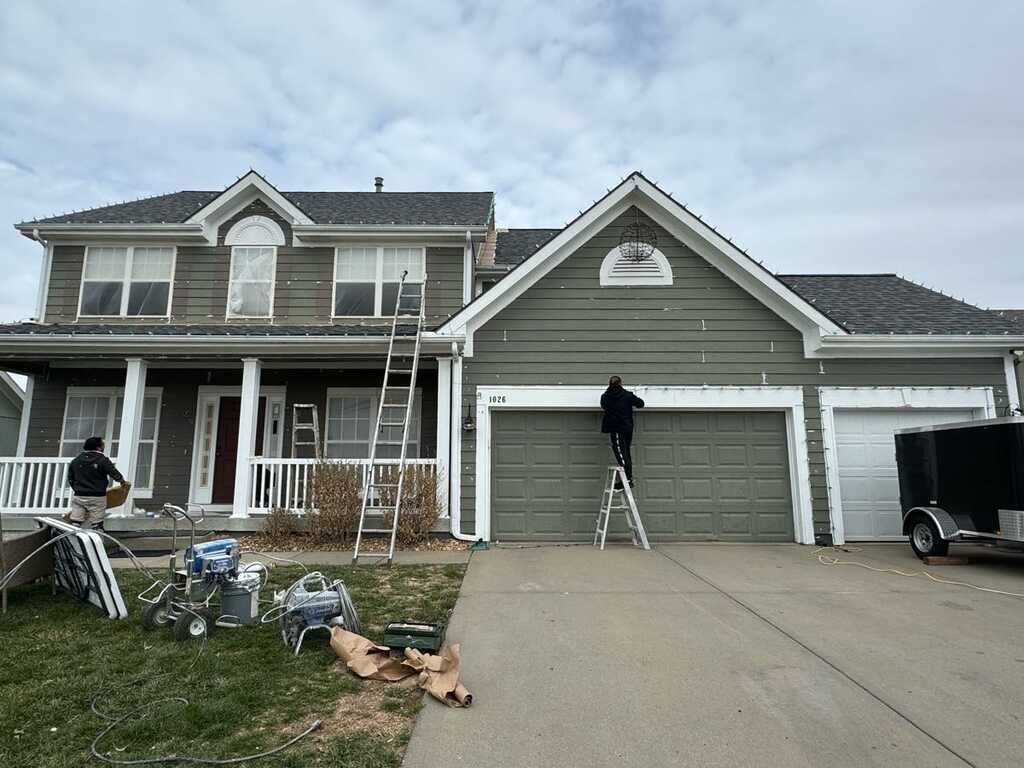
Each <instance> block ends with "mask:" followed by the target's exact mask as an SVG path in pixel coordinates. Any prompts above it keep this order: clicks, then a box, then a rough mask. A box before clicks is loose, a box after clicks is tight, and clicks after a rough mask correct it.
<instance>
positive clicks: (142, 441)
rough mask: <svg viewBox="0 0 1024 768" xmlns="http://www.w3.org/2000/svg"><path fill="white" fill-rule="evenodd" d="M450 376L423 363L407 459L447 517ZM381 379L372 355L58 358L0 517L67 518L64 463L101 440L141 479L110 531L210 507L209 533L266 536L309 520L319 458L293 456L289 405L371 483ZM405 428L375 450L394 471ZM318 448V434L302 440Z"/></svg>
mask: <svg viewBox="0 0 1024 768" xmlns="http://www.w3.org/2000/svg"><path fill="white" fill-rule="evenodd" d="M450 373H451V359H450V358H440V357H424V358H421V360H420V370H419V375H418V377H417V386H416V391H415V397H414V408H413V416H412V423H411V425H410V436H409V445H408V451H407V457H408V461H409V463H411V464H413V465H415V466H416V467H417V471H418V472H420V473H423V472H426V473H429V474H431V475H435V476H436V479H437V489H438V497H439V503H440V507H441V509H442V510H443V514H444V515H445V516H447V514H448V504H447V500H448V496H449V482H450V472H449V465H450V453H451V445H450V440H449V435H450V428H451V421H452V417H451V414H452V409H451V403H452V399H453V396H454V393H453V392H452V385H451V375H450ZM382 380H383V360H382V359H380V358H376V359H374V358H372V357H366V356H364V357H351V358H347V359H331V360H325V359H306V360H301V361H296V360H293V359H287V360H285V359H280V358H274V357H273V356H269V357H259V358H258V357H247V358H236V359H224V358H219V359H216V360H209V361H203V363H202V364H201V365H199V364H197V363H196V361H194V360H173V359H147V358H145V357H133V358H125V359H122V360H119V361H113V360H109V359H103V360H91V361H55V362H52V363H50V364H48V365H46V366H45V368H42V369H39V370H36V371H35V372H34V373H33V374H32V375H31V376H30V379H29V386H28V393H29V394H28V397H27V398H26V400H27V401H28V402H27V404H26V414H25V417H24V419H23V423H22V435H21V436H20V438H21V439H20V440H19V452H18V453H19V455H18V456H9V457H0V512H2V513H3V514H4V515H5V516H6V517H7V520H8V521H11V522H9V523H8V527H11V528H17V527H27V526H31V525H32V521H31V518H32V517H34V516H37V515H59V514H63V513H64V512H65V511H66V510H67V509H68V507H69V504H70V498H71V489H70V488H69V487H68V484H67V469H68V464H69V463H70V461H71V459H72V458H73V457H74V456H75V455H77V453H78V452H79V451H80V450H81V444H82V442H83V441H84V439H85V438H86V437H90V436H92V435H100V436H102V437H104V439H105V441H106V444H107V454H108V455H109V456H110V457H111V458H112V459H113V460H114V461H115V464H116V465H117V467H118V469H119V470H120V471H121V473H122V474H123V475H124V476H125V477H126V478H130V479H131V478H134V487H133V488H132V492H131V494H130V496H129V499H128V501H127V502H126V503H125V504H124V505H123V506H122V507H120V508H117V509H113V510H110V511H109V514H108V521H109V522H108V527H110V528H111V529H112V530H116V529H119V528H121V529H146V528H156V527H160V526H161V525H162V524H163V522H164V521H162V520H161V519H160V517H159V511H160V509H161V507H162V506H163V504H164V503H168V502H169V503H173V504H178V505H184V504H185V503H187V502H191V503H196V504H202V505H203V506H204V508H205V509H206V511H207V516H208V519H210V527H216V528H219V529H224V530H258V529H259V528H261V527H262V524H263V517H264V516H265V515H266V514H267V513H269V512H270V511H271V510H274V509H284V510H287V511H289V512H291V513H293V514H294V515H296V516H302V515H304V514H305V513H306V512H307V511H308V510H310V509H311V508H312V506H313V504H314V500H313V498H312V485H313V472H314V469H315V467H316V464H317V461H318V460H317V458H316V456H315V451H314V448H313V446H311V445H307V446H301V445H300V446H298V447H296V448H294V449H293V445H292V442H293V434H292V426H293V425H292V420H293V406H294V405H296V404H309V405H313V406H315V407H316V413H317V432H318V435H317V438H318V440H317V442H318V444H319V446H320V453H321V457H322V458H321V460H324V461H329V462H332V463H337V464H344V465H350V466H354V467H357V468H359V470H360V476H361V478H362V480H363V481H364V484H365V479H366V472H367V471H368V464H369V460H368V454H369V442H370V435H371V432H372V430H373V427H374V424H375V421H376V415H377V406H378V403H379V397H380V387H381V383H382ZM456 413H457V409H456ZM306 418H308V416H307V417H306ZM306 418H301V417H300V420H302V421H304V420H306ZM401 431H402V430H401V429H400V428H396V427H390V428H386V429H385V431H384V433H382V435H381V440H380V441H378V456H379V457H381V458H383V459H384V461H385V463H386V464H388V463H389V464H397V462H398V455H399V451H400V445H401ZM312 440H313V433H312V431H306V432H303V433H301V435H300V436H299V439H298V441H299V442H306V443H308V442H311V441H312ZM123 446H130V447H131V449H130V450H127V451H126V450H124V448H123ZM378 471H387V468H386V466H385V467H384V468H378Z"/></svg>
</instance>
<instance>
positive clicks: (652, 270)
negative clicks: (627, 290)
mask: <svg viewBox="0 0 1024 768" xmlns="http://www.w3.org/2000/svg"><path fill="white" fill-rule="evenodd" d="M601 285H672V267H671V265H669V263H668V259H667V258H665V254H663V253H662V252H661V251H659V250H658V249H657V248H655V249H654V252H653V253H651V255H650V256H648V257H647V258H645V259H641V260H640V261H633V260H632V259H627V258H626V257H625V256H623V255H622V251H620V250H619V248H617V247H616V248H612V249H611V250H610V251H608V255H607V256H605V257H604V261H602V262H601Z"/></svg>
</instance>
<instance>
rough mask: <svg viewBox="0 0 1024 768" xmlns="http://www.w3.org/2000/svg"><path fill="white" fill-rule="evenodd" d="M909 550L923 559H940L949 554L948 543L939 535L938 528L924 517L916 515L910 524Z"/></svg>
mask: <svg viewBox="0 0 1024 768" xmlns="http://www.w3.org/2000/svg"><path fill="white" fill-rule="evenodd" d="M910 548H911V549H913V550H914V554H915V555H917V556H918V557H921V558H924V557H929V556H936V557H941V556H942V555H945V554H946V553H947V552H949V542H948V541H946V540H945V539H943V538H942V536H941V535H940V534H939V529H938V526H936V525H935V523H934V522H933V521H932V520H931V519H930V518H928V517H927V516H925V515H918V516H917V517H915V518H914V520H913V522H912V523H911V524H910Z"/></svg>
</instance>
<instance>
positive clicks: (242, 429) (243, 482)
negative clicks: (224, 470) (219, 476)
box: [231, 357, 261, 517]
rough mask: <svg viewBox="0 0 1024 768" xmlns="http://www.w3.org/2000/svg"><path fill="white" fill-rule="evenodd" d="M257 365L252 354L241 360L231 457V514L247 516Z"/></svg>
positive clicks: (257, 402) (257, 401)
mask: <svg viewBox="0 0 1024 768" xmlns="http://www.w3.org/2000/svg"><path fill="white" fill-rule="evenodd" d="M260 368H261V363H260V361H259V360H258V359H256V358H255V357H247V358H244V359H243V360H242V408H241V414H240V415H239V418H238V453H237V456H236V460H235V498H234V503H233V504H232V506H231V516H232V517H248V516H249V476H250V474H251V472H252V470H251V469H250V467H249V459H250V458H252V456H253V454H255V453H256V424H257V422H258V420H259V407H260Z"/></svg>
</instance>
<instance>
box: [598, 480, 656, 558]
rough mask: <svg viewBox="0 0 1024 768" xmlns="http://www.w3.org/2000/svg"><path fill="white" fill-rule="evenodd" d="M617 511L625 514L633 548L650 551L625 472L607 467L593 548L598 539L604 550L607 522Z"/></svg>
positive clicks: (645, 532)
mask: <svg viewBox="0 0 1024 768" xmlns="http://www.w3.org/2000/svg"><path fill="white" fill-rule="evenodd" d="M616 486H618V487H616ZM619 509H621V510H623V511H625V513H626V524H627V525H629V533H630V535H631V536H632V537H633V546H635V547H642V548H643V549H650V548H651V545H650V544H649V543H648V542H647V531H646V530H645V529H644V521H643V520H641V519H640V510H638V509H637V507H636V498H634V496H633V489H632V487H631V486H630V484H629V480H627V479H626V470H625V469H624V468H622V467H620V466H617V465H612V466H610V467H608V474H607V476H606V478H605V483H604V494H603V495H602V496H601V510H600V511H599V512H598V513H597V527H596V528H595V530H594V546H597V540H598V539H600V540H601V549H602V550H603V549H604V540H605V538H606V537H607V536H608V521H609V520H610V519H611V516H612V511H613V510H619Z"/></svg>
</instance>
